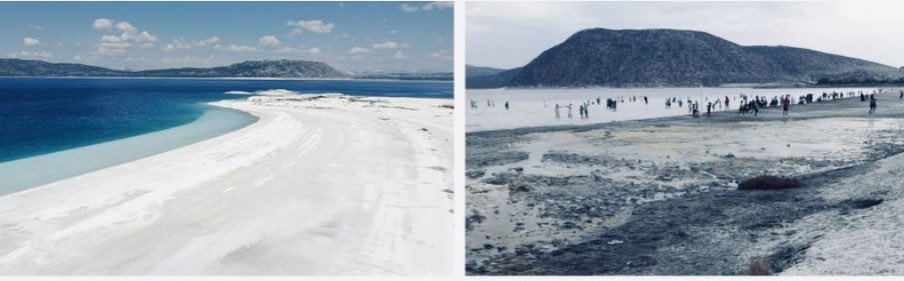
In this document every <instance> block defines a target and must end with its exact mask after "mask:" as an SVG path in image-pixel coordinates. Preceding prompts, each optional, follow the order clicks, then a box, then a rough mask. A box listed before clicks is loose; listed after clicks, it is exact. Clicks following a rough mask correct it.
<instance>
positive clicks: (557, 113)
mask: <svg viewBox="0 0 904 281" xmlns="http://www.w3.org/2000/svg"><path fill="white" fill-rule="evenodd" d="M560 118H561V116H559V104H558V103H557V104H556V119H560Z"/></svg>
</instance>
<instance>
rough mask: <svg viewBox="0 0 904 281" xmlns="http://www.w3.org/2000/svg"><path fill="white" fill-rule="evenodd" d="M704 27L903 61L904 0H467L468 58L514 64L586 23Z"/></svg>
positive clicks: (730, 35) (733, 37)
mask: <svg viewBox="0 0 904 281" xmlns="http://www.w3.org/2000/svg"><path fill="white" fill-rule="evenodd" d="M592 27H603V28H610V29H645V28H672V29H689V30H699V31H705V32H708V33H711V34H713V35H716V36H719V37H722V38H725V39H727V40H729V41H733V42H735V43H738V44H741V45H783V46H793V47H801V48H808V49H814V50H817V51H822V52H827V53H833V54H839V55H844V56H850V57H856V58H861V59H866V60H870V61H874V62H878V63H882V64H886V65H890V66H894V67H900V66H904V2H901V1H899V2H890V1H889V2H885V1H870V2H863V1H858V2H468V3H467V26H466V28H467V50H466V52H467V54H466V57H467V63H468V64H470V65H478V66H491V67H499V68H513V67H518V66H523V65H524V64H527V63H528V62H530V60H532V59H533V58H535V57H536V56H537V55H539V54H540V53H541V52H542V51H544V50H546V49H548V48H550V47H552V46H555V45H556V44H559V43H561V42H562V41H564V40H565V39H567V38H568V37H569V36H570V35H571V34H574V33H575V32H577V31H580V30H582V29H586V28H592Z"/></svg>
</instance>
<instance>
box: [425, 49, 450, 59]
mask: <svg viewBox="0 0 904 281" xmlns="http://www.w3.org/2000/svg"><path fill="white" fill-rule="evenodd" d="M427 57H429V58H431V59H437V60H452V52H449V51H446V50H441V51H436V52H433V53H430V55H428V56H427Z"/></svg>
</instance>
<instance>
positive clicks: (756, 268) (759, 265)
mask: <svg viewBox="0 0 904 281" xmlns="http://www.w3.org/2000/svg"><path fill="white" fill-rule="evenodd" d="M748 273H749V274H750V275H755V276H766V275H772V268H771V267H770V266H769V263H767V262H766V261H765V260H763V259H762V258H755V259H753V260H752V261H750V272H748Z"/></svg>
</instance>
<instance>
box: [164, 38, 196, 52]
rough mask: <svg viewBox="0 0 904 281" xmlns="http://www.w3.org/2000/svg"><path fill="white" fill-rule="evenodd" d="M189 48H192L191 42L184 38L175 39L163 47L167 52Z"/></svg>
mask: <svg viewBox="0 0 904 281" xmlns="http://www.w3.org/2000/svg"><path fill="white" fill-rule="evenodd" d="M187 49H191V43H187V42H185V41H183V40H182V39H173V42H172V43H169V44H166V46H164V47H163V50H164V51H167V52H172V51H175V50H187Z"/></svg>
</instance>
